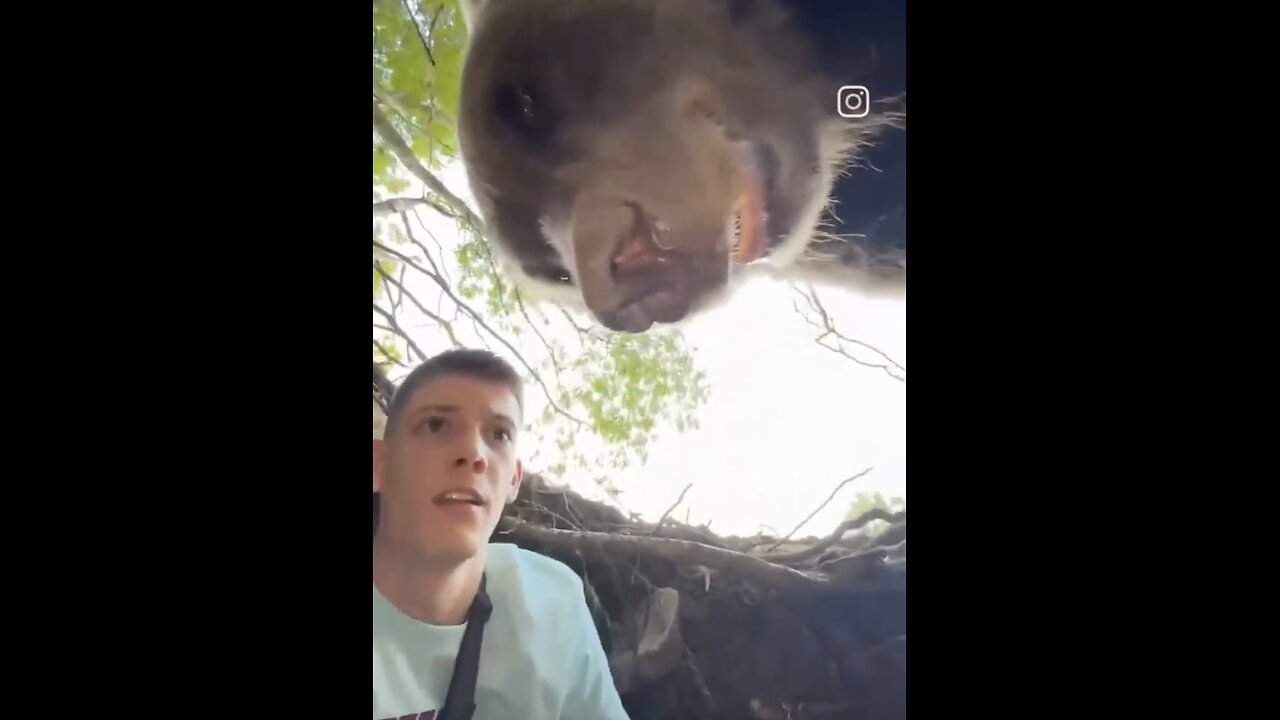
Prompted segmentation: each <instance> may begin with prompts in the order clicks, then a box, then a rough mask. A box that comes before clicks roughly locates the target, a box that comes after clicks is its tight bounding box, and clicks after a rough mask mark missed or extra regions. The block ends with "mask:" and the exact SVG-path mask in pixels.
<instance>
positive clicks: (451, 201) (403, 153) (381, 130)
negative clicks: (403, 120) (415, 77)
mask: <svg viewBox="0 0 1280 720" xmlns="http://www.w3.org/2000/svg"><path fill="white" fill-rule="evenodd" d="M373 127H374V130H376V131H377V133H378V135H379V136H381V137H382V139H383V141H384V142H386V143H387V147H388V148H390V150H391V152H392V153H394V154H395V156H396V158H397V159H398V160H399V161H400V163H401V164H403V165H404V166H405V168H407V169H408V170H409V172H411V173H413V174H414V176H415V177H417V178H418V179H419V180H421V181H422V183H423V184H424V185H426V186H427V189H429V190H430V191H431V192H433V193H435V194H436V195H438V196H439V197H440V199H441V200H443V201H444V203H445V204H446V205H448V206H449V208H450V209H451V210H453V211H454V212H456V213H458V215H459V216H460V217H461V218H462V219H464V220H466V221H467V222H469V223H471V225H472V226H473V227H476V228H483V227H484V223H482V222H481V221H480V218H478V217H476V215H475V213H473V212H471V208H469V207H467V204H466V203H465V202H463V201H462V199H461V198H459V197H458V196H457V195H454V194H453V193H452V192H450V191H449V188H447V187H445V185H444V183H443V182H441V181H440V179H439V178H437V177H436V176H435V175H432V174H431V171H430V170H427V169H426V168H425V167H423V166H422V163H421V162H420V161H419V160H418V158H417V156H416V155H414V154H413V148H411V147H409V144H408V143H406V142H405V141H404V138H402V137H400V133H399V132H397V131H396V129H395V127H394V126H392V124H391V122H390V121H389V120H387V116H386V115H384V114H383V113H382V110H381V109H380V108H379V107H378V104H377V103H376V102H375V103H374V104H373Z"/></svg>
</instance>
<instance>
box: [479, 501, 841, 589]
mask: <svg viewBox="0 0 1280 720" xmlns="http://www.w3.org/2000/svg"><path fill="white" fill-rule="evenodd" d="M499 528H500V532H502V533H503V534H510V535H514V536H517V537H524V538H526V539H529V540H534V541H537V542H539V543H542V544H544V545H548V546H553V547H559V548H561V549H581V548H584V547H594V548H597V549H598V550H600V551H601V552H607V553H609V554H610V555H611V556H612V555H614V554H617V555H619V556H620V555H626V554H636V553H644V554H647V555H652V556H656V557H661V558H664V559H667V560H670V561H672V562H676V563H681V564H685V563H688V564H696V565H703V566H706V567H708V568H710V569H713V570H722V571H726V572H731V573H734V574H736V575H739V576H742V577H744V578H748V579H751V580H754V581H756V582H759V583H760V584H762V585H769V586H772V587H775V588H779V589H783V590H802V591H822V590H827V589H834V585H833V584H832V582H831V581H830V580H828V579H827V578H826V577H822V576H818V575H811V574H808V573H803V572H800V571H799V570H795V569H793V568H789V567H786V566H784V565H775V564H773V563H771V562H768V561H766V560H762V559H761V558H759V557H756V556H753V555H747V554H745V553H740V552H736V551H733V550H726V549H723V548H715V547H711V546H709V545H703V544H702V543H698V542H693V541H692V540H674V539H671V538H657V537H644V536H636V535H612V534H609V533H603V532H586V531H574V530H551V529H549V528H544V527H538V526H537V525H532V524H530V523H527V522H524V521H522V520H519V519H517V518H514V517H511V516H509V515H508V516H504V517H503V518H502V521H501V523H500V524H499Z"/></svg>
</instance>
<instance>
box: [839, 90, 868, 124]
mask: <svg viewBox="0 0 1280 720" xmlns="http://www.w3.org/2000/svg"><path fill="white" fill-rule="evenodd" d="M836 112H838V113H840V117H847V118H860V117H866V116H867V113H869V112H871V93H870V92H869V91H868V90H867V88H866V86H865V85H845V86H843V87H841V88H840V91H839V92H838V93H836Z"/></svg>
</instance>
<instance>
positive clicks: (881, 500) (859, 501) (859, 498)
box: [844, 490, 907, 533]
mask: <svg viewBox="0 0 1280 720" xmlns="http://www.w3.org/2000/svg"><path fill="white" fill-rule="evenodd" d="M876 508H880V509H881V510H886V511H888V512H891V513H896V512H902V511H903V510H906V509H907V499H906V498H902V497H891V498H888V499H885V497H884V495H882V494H880V491H879V490H877V491H875V492H873V493H865V492H860V493H858V494H857V495H855V496H854V498H853V502H852V503H850V504H849V510H848V511H847V512H845V514H844V519H845V520H853V519H854V518H857V517H859V516H860V515H862V514H863V513H865V512H867V511H868V510H874V509H876ZM886 527H887V525H886V524H885V523H884V522H883V521H880V520H872V521H871V522H870V523H868V524H867V528H868V529H869V530H870V531H871V532H876V533H878V532H881V531H883V530H884V529H885V528H886Z"/></svg>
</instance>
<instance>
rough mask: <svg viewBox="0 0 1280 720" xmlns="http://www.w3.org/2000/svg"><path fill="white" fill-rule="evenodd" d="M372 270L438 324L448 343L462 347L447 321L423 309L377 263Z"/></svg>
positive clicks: (403, 287) (415, 298)
mask: <svg viewBox="0 0 1280 720" xmlns="http://www.w3.org/2000/svg"><path fill="white" fill-rule="evenodd" d="M373 269H374V270H377V271H378V274H379V275H381V276H382V281H383V282H384V283H390V284H392V285H395V286H396V287H398V288H400V294H401V296H403V297H407V298H409V302H411V303H413V304H414V305H415V306H417V308H418V311H419V312H421V313H422V314H423V315H426V316H427V317H429V318H431V319H432V320H434V321H436V322H437V323H439V324H440V326H441V327H443V328H444V331H445V332H446V333H448V335H449V341H450V342H452V343H453V346H454V347H459V348H460V347H462V342H461V341H459V340H458V336H457V335H455V334H454V333H453V325H452V324H451V323H450V322H449V321H448V320H445V319H444V318H442V317H440V316H439V315H437V314H435V313H433V312H431V311H430V310H428V309H427V308H426V307H424V306H423V305H422V303H421V302H419V300H418V298H417V297H415V296H414V294H413V293H411V292H409V291H408V290H407V289H405V286H404V285H402V284H400V283H399V282H398V281H396V280H395V279H393V278H392V277H391V276H390V275H388V274H387V271H386V270H383V269H382V268H381V267H379V266H378V264H377V263H374V264H373Z"/></svg>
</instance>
